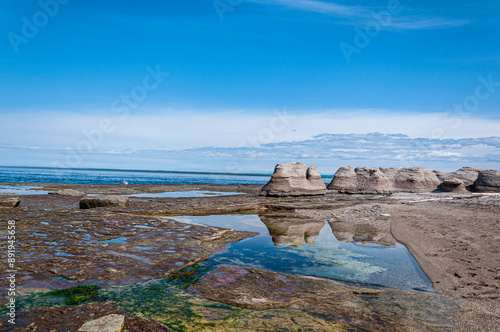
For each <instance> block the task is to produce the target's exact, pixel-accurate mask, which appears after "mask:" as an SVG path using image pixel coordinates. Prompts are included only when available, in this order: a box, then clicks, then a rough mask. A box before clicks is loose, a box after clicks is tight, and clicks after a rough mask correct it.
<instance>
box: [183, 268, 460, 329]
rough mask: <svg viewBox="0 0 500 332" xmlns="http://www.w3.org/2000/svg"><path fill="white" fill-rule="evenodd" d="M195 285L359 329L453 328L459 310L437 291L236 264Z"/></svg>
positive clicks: (239, 302) (246, 304) (237, 301)
mask: <svg viewBox="0 0 500 332" xmlns="http://www.w3.org/2000/svg"><path fill="white" fill-rule="evenodd" d="M191 289H193V290H196V291H198V292H199V293H200V294H201V295H202V296H203V297H205V298H207V299H209V300H212V301H217V302H222V303H226V304H231V305H235V306H238V307H243V308H248V309H258V310H266V309H267V310H269V312H272V310H273V309H276V308H287V309H286V310H292V311H293V312H296V313H301V312H306V313H310V314H312V316H313V317H318V316H319V317H322V318H323V319H326V320H328V321H331V322H339V323H344V324H347V325H348V327H351V329H354V330H356V329H362V330H368V331H452V330H453V326H454V321H453V315H454V314H455V313H456V312H457V309H458V307H457V305H456V304H455V303H454V302H453V301H451V300H449V299H447V298H445V297H443V296H440V295H437V294H433V293H427V292H406V291H399V290H393V289H389V288H369V287H362V286H359V285H358V286H350V285H346V284H342V283H339V282H335V281H333V280H327V279H321V278H314V277H307V276H296V275H286V274H281V273H273V272H268V271H264V270H259V269H255V268H241V267H235V266H219V267H217V269H216V270H213V271H211V272H209V273H207V274H205V275H204V276H203V277H202V278H201V279H200V281H199V282H198V283H196V284H194V285H193V286H191ZM351 329H347V328H346V329H334V328H331V329H324V328H316V329H304V330H308V331H341V330H351ZM269 330H273V331H278V330H280V331H281V329H269ZM284 330H285V329H283V331H284ZM287 330H288V329H287ZM297 330H299V329H297Z"/></svg>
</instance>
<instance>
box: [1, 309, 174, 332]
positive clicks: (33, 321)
mask: <svg viewBox="0 0 500 332" xmlns="http://www.w3.org/2000/svg"><path fill="white" fill-rule="evenodd" d="M107 315H116V316H121V317H124V318H125V324H124V326H123V329H124V331H131V332H132V331H148V332H171V331H172V330H171V329H170V328H169V327H167V326H165V325H163V324H161V323H159V322H156V321H154V320H150V319H146V318H140V317H137V316H134V315H132V314H130V313H128V312H127V311H125V310H123V309H121V308H117V307H116V303H115V302H93V303H89V304H85V305H80V306H55V307H41V308H38V309H33V310H31V311H21V312H18V313H17V314H16V325H15V327H16V331H78V329H79V328H80V327H82V325H83V324H84V323H85V322H86V321H88V320H91V319H93V318H95V317H103V316H107ZM5 323H7V321H6V320H3V321H0V331H11V330H12V329H11V326H7V325H6V324H5ZM3 327H5V328H7V329H6V330H5V329H3ZM97 331H99V332H101V331H103V330H97Z"/></svg>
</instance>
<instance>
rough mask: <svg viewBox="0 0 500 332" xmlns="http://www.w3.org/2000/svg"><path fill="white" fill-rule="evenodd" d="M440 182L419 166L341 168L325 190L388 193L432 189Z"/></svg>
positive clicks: (435, 175)
mask: <svg viewBox="0 0 500 332" xmlns="http://www.w3.org/2000/svg"><path fill="white" fill-rule="evenodd" d="M440 184H441V180H439V178H438V176H437V174H436V173H435V172H431V171H429V170H427V169H425V168H423V167H408V168H384V167H380V168H378V167H357V168H356V169H354V168H353V167H351V166H348V167H341V168H340V169H339V170H338V171H337V173H335V177H334V178H333V180H332V182H331V183H330V184H329V185H328V189H331V190H337V191H339V192H344V193H352V194H354V193H360V194H389V193H393V192H428V191H434V190H436V189H437V187H438V186H439V185H440Z"/></svg>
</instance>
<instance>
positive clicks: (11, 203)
mask: <svg viewBox="0 0 500 332" xmlns="http://www.w3.org/2000/svg"><path fill="white" fill-rule="evenodd" d="M19 204H21V199H20V198H19V197H14V198H1V199H0V207H18V206H19Z"/></svg>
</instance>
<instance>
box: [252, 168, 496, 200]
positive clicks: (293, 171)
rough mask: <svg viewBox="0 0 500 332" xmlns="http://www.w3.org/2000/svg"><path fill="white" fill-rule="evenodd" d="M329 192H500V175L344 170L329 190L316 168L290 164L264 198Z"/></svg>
mask: <svg viewBox="0 0 500 332" xmlns="http://www.w3.org/2000/svg"><path fill="white" fill-rule="evenodd" d="M327 190H334V191H337V192H340V193H348V194H390V193H396V192H413V193H419V192H433V191H444V192H468V191H473V192H500V172H499V171H496V170H486V169H483V168H473V167H463V168H461V169H459V170H458V171H456V172H453V173H445V172H440V171H429V170H428V169H425V168H423V167H406V168H396V167H391V168H385V167H357V168H354V167H352V166H347V167H341V168H340V169H339V170H338V171H337V172H336V173H335V176H334V178H333V180H332V182H331V183H330V184H329V185H328V186H326V184H325V183H324V182H323V181H322V180H321V175H320V174H319V172H318V169H317V168H316V166H311V167H307V166H306V165H305V164H304V163H295V162H290V163H286V164H278V165H276V167H275V169H274V173H273V175H272V177H271V180H270V181H269V182H268V183H267V184H266V185H265V186H264V187H263V188H262V191H261V195H264V196H304V195H323V194H325V193H326V191H327Z"/></svg>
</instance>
